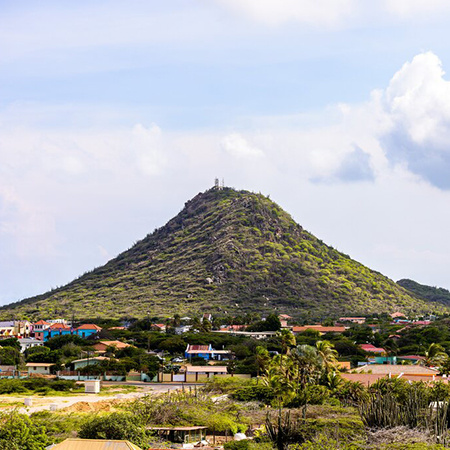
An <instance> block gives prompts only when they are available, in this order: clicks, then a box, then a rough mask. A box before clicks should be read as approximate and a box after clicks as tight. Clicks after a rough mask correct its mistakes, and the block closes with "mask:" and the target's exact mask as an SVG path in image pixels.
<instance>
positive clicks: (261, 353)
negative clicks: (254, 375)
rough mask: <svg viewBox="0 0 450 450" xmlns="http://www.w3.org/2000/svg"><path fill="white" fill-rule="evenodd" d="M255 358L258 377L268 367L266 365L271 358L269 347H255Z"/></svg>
mask: <svg viewBox="0 0 450 450" xmlns="http://www.w3.org/2000/svg"><path fill="white" fill-rule="evenodd" d="M255 358H256V365H257V367H258V377H259V375H260V374H261V372H264V370H265V369H266V365H267V363H268V362H269V360H270V356H269V352H268V351H267V348H265V347H262V346H260V345H258V347H256V349H255Z"/></svg>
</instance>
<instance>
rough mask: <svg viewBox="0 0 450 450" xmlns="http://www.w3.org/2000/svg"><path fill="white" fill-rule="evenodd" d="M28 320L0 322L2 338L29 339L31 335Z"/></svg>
mask: <svg viewBox="0 0 450 450" xmlns="http://www.w3.org/2000/svg"><path fill="white" fill-rule="evenodd" d="M31 329H32V326H31V323H30V322H28V320H8V321H3V322H0V337H28V336H30V334H31Z"/></svg>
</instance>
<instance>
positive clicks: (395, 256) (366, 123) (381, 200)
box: [0, 0, 450, 304]
mask: <svg viewBox="0 0 450 450" xmlns="http://www.w3.org/2000/svg"><path fill="white" fill-rule="evenodd" d="M449 17H450V2H448V0H379V1H377V2H367V1H364V0H171V1H166V2H162V1H160V0H127V1H126V2H124V1H118V0H89V1H87V0H78V1H76V2H74V1H68V0H57V1H56V0H45V1H39V2H37V1H34V0H33V1H31V0H23V1H20V2H17V1H14V0H0V304H7V303H10V302H13V301H17V300H20V299H23V298H26V297H29V296H32V295H37V294H40V293H43V292H45V291H47V290H48V289H51V288H54V287H57V286H61V285H63V284H65V283H67V282H69V281H71V280H72V279H73V278H75V277H77V276H79V275H81V274H82V273H84V272H86V271H89V270H91V269H92V268H94V267H97V266H99V265H102V264H104V263H105V262H107V261H108V260H109V259H111V258H112V257H114V256H116V255H117V254H119V253H120V252H121V251H123V250H126V249H127V248H130V247H131V246H132V245H133V243H135V242H136V241H138V240H140V239H142V238H143V237H145V236H146V235H147V234H148V233H151V232H152V231H153V230H154V229H155V228H158V227H160V226H162V225H164V224H165V223H166V222H167V221H168V220H169V219H170V218H171V217H173V216H174V215H176V214H177V213H178V212H179V211H180V210H181V209H182V208H183V205H184V203H185V202H186V201H187V200H189V199H190V198H192V197H193V196H194V195H196V194H197V193H198V192H202V191H205V190H206V189H208V188H210V187H212V186H213V184H214V179H215V178H216V177H218V178H220V179H222V178H223V179H224V181H225V185H226V186H230V187H234V188H236V189H247V190H250V191H254V192H261V193H263V194H265V195H270V198H271V199H272V200H274V201H275V202H277V203H278V204H279V205H280V206H281V207H283V208H284V209H285V210H286V211H288V212H289V213H290V214H291V215H292V216H293V218H294V219H295V220H296V221H297V222H298V223H300V224H301V225H302V226H303V227H304V228H305V229H307V230H308V231H310V232H312V233H313V234H314V235H316V236H317V237H318V238H320V239H322V240H323V241H324V242H326V243H327V244H329V245H332V246H333V247H335V248H336V249H338V250H340V251H343V252H345V253H346V254H348V255H350V256H351V257H352V258H354V259H356V260H358V261H360V262H361V263H363V264H365V265H367V266H368V267H370V268H372V269H374V270H377V271H379V272H381V273H383V274H385V275H387V276H388V277H390V278H392V279H393V280H398V279H400V278H411V279H414V280H415V281H417V282H420V283H423V284H429V285H432V286H441V287H445V288H450V279H449V272H448V267H450V238H449V230H450V208H449V206H450V81H449V80H450V78H449V77H448V76H447V75H446V71H449V70H450V44H449V43H450V29H449V27H448V18H449Z"/></svg>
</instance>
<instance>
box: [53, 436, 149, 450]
mask: <svg viewBox="0 0 450 450" xmlns="http://www.w3.org/2000/svg"><path fill="white" fill-rule="evenodd" d="M47 448H48V449H51V450H81V449H89V450H141V448H140V447H138V446H137V445H135V444H132V443H131V442H129V441H116V440H111V439H73V438H71V439H66V440H65V441H62V442H60V443H59V444H56V445H52V446H50V447H47Z"/></svg>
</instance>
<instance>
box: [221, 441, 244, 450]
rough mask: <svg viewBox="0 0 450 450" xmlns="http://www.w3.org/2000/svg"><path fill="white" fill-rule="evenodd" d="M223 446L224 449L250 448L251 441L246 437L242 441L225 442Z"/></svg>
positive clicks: (242, 449) (238, 449) (239, 449)
mask: <svg viewBox="0 0 450 450" xmlns="http://www.w3.org/2000/svg"><path fill="white" fill-rule="evenodd" d="M223 448H224V450H249V449H250V441H249V440H248V439H244V440H242V441H230V442H225V444H224V445H223Z"/></svg>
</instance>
